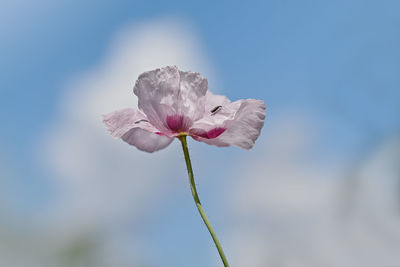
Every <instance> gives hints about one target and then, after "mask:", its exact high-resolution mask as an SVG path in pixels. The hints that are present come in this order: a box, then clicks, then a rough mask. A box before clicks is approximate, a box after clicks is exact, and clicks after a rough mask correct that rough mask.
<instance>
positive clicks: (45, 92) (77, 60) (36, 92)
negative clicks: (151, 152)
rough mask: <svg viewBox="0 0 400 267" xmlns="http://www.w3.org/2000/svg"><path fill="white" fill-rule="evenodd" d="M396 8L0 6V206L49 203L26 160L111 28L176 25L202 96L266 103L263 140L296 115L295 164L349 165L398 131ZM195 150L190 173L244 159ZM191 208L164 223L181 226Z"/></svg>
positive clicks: (39, 175) (32, 159) (399, 20)
mask: <svg viewBox="0 0 400 267" xmlns="http://www.w3.org/2000/svg"><path fill="white" fill-rule="evenodd" d="M399 9H400V2H398V1H394V0H393V1H361V0H352V1H258V2H257V1H248V2H246V3H245V2H243V1H230V2H228V1H220V2H218V1H202V2H199V1H197V2H195V1H153V2H150V1H57V2H54V1H34V2H32V1H7V0H6V1H5V2H4V3H3V4H2V8H1V10H0V70H1V71H0V112H1V114H3V116H1V119H0V125H2V129H1V130H0V149H1V150H0V160H1V161H2V162H3V164H2V165H4V166H5V167H4V168H3V170H4V171H3V170H2V172H3V173H11V175H10V177H13V179H8V180H7V182H5V184H6V185H7V186H6V187H4V188H5V189H3V190H4V191H5V192H6V193H7V195H9V196H8V198H7V199H8V201H10V203H12V204H10V205H14V206H13V207H14V208H15V209H18V210H19V209H21V210H23V213H22V215H20V216H29V215H30V214H31V213H33V212H34V211H32V207H35V208H37V207H41V206H42V205H45V203H46V201H47V200H48V199H49V198H51V197H50V196H51V195H52V194H55V193H54V192H53V188H52V187H51V186H50V185H49V184H48V179H51V178H50V176H51V175H49V173H48V170H46V169H45V168H43V166H42V165H41V164H40V163H39V161H40V160H38V159H37V155H38V154H37V153H38V145H39V144H40V142H39V140H41V138H42V137H43V134H44V132H45V131H46V129H47V128H48V127H49V125H51V124H52V123H54V122H55V121H57V120H59V117H60V116H59V114H60V109H61V108H60V106H61V103H62V102H63V98H64V97H65V94H66V91H67V90H68V88H69V87H68V83H69V82H70V81H71V80H73V79H75V78H76V77H79V76H80V75H81V74H82V73H85V72H86V71H88V70H91V69H93V68H96V66H98V65H99V64H101V62H102V61H103V59H104V57H105V56H106V55H107V53H108V52H107V51H109V50H110V47H111V46H112V43H113V40H114V39H115V36H116V33H118V32H119V31H120V30H121V28H124V27H126V25H135V24H141V23H147V22H151V21H153V20H159V19H177V20H179V21H182V22H183V24H185V26H186V27H187V28H188V29H190V30H191V31H192V32H193V34H194V36H195V37H196V40H197V41H198V42H199V44H198V45H199V47H200V50H201V52H202V55H203V56H204V57H205V58H206V59H205V60H206V61H207V64H209V65H211V66H212V72H213V77H215V78H216V81H210V84H211V86H218V87H219V88H210V89H211V90H213V91H218V92H221V93H224V94H225V95H227V96H228V97H229V98H230V99H233V100H236V99H241V98H257V99H263V100H264V101H265V102H266V104H267V121H266V124H265V128H264V129H263V134H265V135H266V136H269V132H270V131H272V129H271V127H274V126H276V125H279V120H280V119H281V118H282V117H287V116H293V120H296V118H297V117H296V116H294V115H298V116H299V118H304V117H305V118H307V120H310V121H311V122H312V125H313V126H312V127H313V128H312V129H310V134H311V133H315V135H316V138H315V139H314V140H313V142H312V144H313V148H310V149H309V151H308V152H307V155H308V156H309V157H311V158H313V159H314V160H315V161H317V162H324V161H325V162H326V161H328V162H333V164H336V163H338V162H340V163H342V164H344V165H346V164H350V163H349V162H352V161H353V160H355V159H357V158H359V157H362V156H363V153H364V152H365V147H366V146H367V147H368V146H369V145H370V144H373V143H375V142H380V140H384V139H385V138H386V137H387V136H390V135H394V134H397V133H398V130H399V115H398V114H400V113H399V111H400V110H399V101H400V90H399V86H400V75H399V69H400V52H399V49H398V48H399V47H400V32H399V29H400V27H399V26H400V16H399V15H398V10H399ZM143 71H146V70H145V69H144V70H143ZM193 71H196V70H193ZM135 79H136V77H132V81H134V80H135ZM300 121H301V120H300ZM304 127H306V126H304ZM174 145H177V144H174ZM200 145H203V144H199V145H197V144H194V148H193V150H195V149H197V148H199V147H200ZM268 146H272V145H271V144H270V145H267V148H268ZM200 149H202V150H201V152H199V154H198V155H199V157H200V156H201V155H209V154H212V156H210V159H207V160H205V162H204V163H199V165H201V166H203V165H202V164H204V166H206V163H208V164H213V162H215V161H216V160H219V159H220V158H227V159H229V160H231V161H233V162H240V160H241V159H243V157H245V156H244V155H243V154H241V153H243V152H242V151H239V150H237V149H228V150H223V151H222V152H220V151H216V152H214V148H200ZM259 151H261V149H259ZM194 153H196V152H194ZM207 153H208V154H207ZM216 165H217V164H216ZM0 166H1V164H0ZM213 166H214V165H213ZM205 168H207V167H205ZM200 172H204V174H205V175H207V174H209V173H210V172H207V171H200ZM217 173H220V174H222V173H224V170H218V171H217ZM3 175H4V174H3ZM184 186H186V184H185V185H184ZM184 186H182V188H184ZM186 189H187V188H185V189H184V190H186ZM15 192H19V193H18V194H23V195H24V198H20V196H19V195H16V193H15ZM206 196H207V197H208V198H209V199H210V201H213V200H214V201H218V198H217V197H216V196H215V195H213V193H211V194H209V195H206ZM180 197H182V196H180ZM26 199H29V201H28V203H26ZM177 199H178V200H179V196H178V197H177ZM171 201H172V202H173V203H176V202H179V201H177V200H176V199H175V200H171ZM170 204H171V203H170ZM191 205H192V203H191V202H190V203H188V204H187V206H188V207H187V209H186V208H185V209H182V210H176V211H175V212H176V214H175V215H177V216H182V217H184V215H185V212H186V211H187V210H190V209H192V208H193V207H192V206H191ZM181 212H182V213H181ZM211 212H212V211H211ZM26 214H28V215H26ZM161 215H162V213H157V214H156V215H154V216H155V217H157V216H161ZM193 215H194V216H193V222H195V221H197V220H198V218H197V217H196V216H197V215H196V214H194V212H193ZM214 216H216V217H217V216H218V214H217V215H214ZM171 218H172V217H171ZM171 220H172V221H171V222H170V224H169V226H172V225H175V221H174V220H173V219H171ZM188 220H189V221H190V220H191V219H188ZM196 226H199V224H198V225H196ZM194 228H195V227H194ZM161 229H162V230H164V229H163V228H161ZM173 230H174V228H172V230H171V231H173ZM189 230H192V229H191V228H190V229H189ZM160 231H161V230H160ZM187 234H189V233H187ZM183 237H184V235H182V236H181V238H183ZM196 238H199V239H200V238H202V239H201V241H204V242H207V240H208V236H205V237H203V236H202V235H200V234H196ZM172 239H173V236H169V237H168V236H167V237H165V239H162V238H161V239H157V238H155V240H153V241H152V242H154V243H160V242H161V240H162V242H161V243H163V242H165V243H168V242H169V241H170V240H172ZM184 240H186V239H184ZM199 242H200V241H199ZM151 244H152V243H150V246H151ZM163 245H167V244H163ZM199 246H201V245H199ZM162 247H163V246H161V245H160V246H159V247H157V249H158V250H160V251H161V250H162ZM159 253H160V254H162V252H159ZM172 255H174V253H172ZM164 257H167V256H165V255H164ZM171 262H173V260H172V258H171ZM156 264H157V263H156ZM199 264H201V263H199ZM203 264H206V263H203ZM182 266H184V265H182ZM199 266H201V265H199Z"/></svg>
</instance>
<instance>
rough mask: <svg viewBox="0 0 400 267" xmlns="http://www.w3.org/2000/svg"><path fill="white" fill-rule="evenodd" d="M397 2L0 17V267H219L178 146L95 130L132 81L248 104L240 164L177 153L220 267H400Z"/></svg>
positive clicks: (6, 7) (201, 149)
mask: <svg viewBox="0 0 400 267" xmlns="http://www.w3.org/2000/svg"><path fill="white" fill-rule="evenodd" d="M399 10H400V2H399V1H395V0H393V1H389V0H388V1H386V0H383V1H368V0H350V1H349V0H346V1H345V0H343V1H342V0H338V1H308V0H305V1H293V0H288V1H259V2H253V1H237V2H235V1H229V2H228V1H196V2H195V1H193V2H192V1H152V2H151V1H92V0H84V1H64V0H60V1H49V0H38V1H28V0H16V1H11V0H2V1H1V8H0V114H1V116H0V125H1V128H0V266H4V267H67V266H71V267H91V266H93V267H103V266H104V267H108V266H113V267H114V266H116V267H164V266H174V267H181V266H182V267H187V266H191V267H205V266H213V267H217V266H221V265H222V264H221V262H220V259H219V256H218V254H217V251H216V249H215V248H214V245H213V243H212V240H211V238H210V236H209V234H208V232H207V229H206V228H205V227H204V225H203V223H202V221H201V219H200V216H199V215H198V213H197V210H196V208H195V205H194V203H193V200H192V196H191V193H190V189H189V183H188V179H187V176H186V175H187V173H186V169H185V168H186V167H185V164H184V160H183V155H182V153H181V151H180V149H181V148H180V144H179V143H178V142H177V141H174V142H173V143H172V144H171V145H170V146H169V147H167V148H166V149H164V150H162V151H160V152H157V153H154V154H148V153H144V152H140V151H138V150H137V149H135V148H134V147H131V146H128V145H127V144H125V143H123V142H122V141H120V140H115V139H113V138H111V137H110V136H109V134H108V133H107V131H106V128H105V127H104V125H102V122H101V115H102V114H105V113H108V112H110V111H113V110H115V109H120V108H124V107H135V106H136V104H137V99H136V97H135V96H134V95H133V93H132V88H133V85H134V82H135V81H136V79H137V76H138V75H139V74H140V73H142V72H144V71H147V70H151V69H154V68H157V67H161V66H165V65H177V66H179V68H180V69H182V70H192V71H197V72H200V73H202V74H203V75H204V76H205V77H207V78H208V80H209V85H210V88H209V89H210V90H211V91H212V92H214V93H219V94H224V95H226V96H228V97H229V98H230V99H231V100H238V99H242V98H256V99H262V100H264V101H265V102H266V104H267V118H266V121H265V126H264V128H263V130H262V133H261V136H260V137H259V139H258V140H257V143H256V146H255V147H254V148H253V149H252V150H250V151H245V150H242V149H239V148H235V147H230V148H216V147H212V146H208V145H206V144H204V143H198V142H195V141H193V140H192V139H190V140H189V146H190V152H191V156H192V162H193V167H194V171H195V177H196V181H197V183H198V190H199V194H200V198H201V200H202V202H203V205H204V208H205V210H206V212H207V213H208V216H209V218H210V220H211V222H212V224H213V226H214V228H215V230H216V232H217V233H218V236H219V238H220V240H221V242H222V244H223V247H224V249H225V252H226V254H227V256H228V259H229V260H230V263H231V266H246V267H297V266H299V267H314V266H315V267H317V266H318V267H320V266H327V267H331V266H332V267H337V266H339V267H377V266H382V267H397V266H400V253H399V251H400V127H399V126H400V116H399V115H400V75H399V74H400V73H399V70H400V51H399V47H400V30H399V29H400V16H399Z"/></svg>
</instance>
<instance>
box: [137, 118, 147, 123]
mask: <svg viewBox="0 0 400 267" xmlns="http://www.w3.org/2000/svg"><path fill="white" fill-rule="evenodd" d="M141 122H149V121H148V120H144V119H141V120H138V121H135V124H138V123H141Z"/></svg>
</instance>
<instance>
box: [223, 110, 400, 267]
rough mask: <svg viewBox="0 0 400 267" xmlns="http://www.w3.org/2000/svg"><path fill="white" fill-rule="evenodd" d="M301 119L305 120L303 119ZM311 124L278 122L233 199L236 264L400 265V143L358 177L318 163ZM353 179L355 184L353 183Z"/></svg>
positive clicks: (384, 149) (240, 176)
mask: <svg viewBox="0 0 400 267" xmlns="http://www.w3.org/2000/svg"><path fill="white" fill-rule="evenodd" d="M299 121H300V122H299ZM310 125H312V124H310V123H307V122H305V121H304V120H299V118H298V116H296V118H290V119H287V120H286V122H285V123H281V124H280V125H279V124H275V125H271V123H270V124H269V127H268V129H269V131H270V132H271V131H272V129H275V131H274V132H273V133H272V132H271V133H270V134H268V135H265V136H264V140H265V142H264V143H263V140H260V141H261V142H259V144H258V145H261V146H264V149H262V148H261V149H260V150H257V151H261V153H260V154H258V155H256V156H255V157H254V158H252V159H251V160H250V161H249V163H248V167H247V168H245V169H244V170H243V169H242V171H240V172H238V173H237V176H236V177H235V179H232V180H233V181H236V182H235V183H230V184H231V186H230V187H228V188H227V192H229V193H228V194H229V195H227V196H226V198H227V200H228V203H230V207H231V212H232V217H230V218H229V222H230V226H229V228H230V231H229V232H228V234H226V235H225V236H226V238H227V240H228V242H227V248H228V250H229V251H230V252H231V255H230V256H232V259H231V260H232V264H233V265H237V266H252V267H264V266H282V267H292V266H299V267H303V266H304V267H312V266H332V267H336V266H341V267H373V266H395V265H396V264H398V263H399V262H400V256H399V253H398V251H399V249H400V212H399V211H400V209H399V204H398V203H399V199H400V194H399V190H400V186H399V179H400V178H399V168H398V160H399V159H400V140H399V139H396V140H388V141H386V142H384V144H383V145H382V146H381V147H379V148H378V149H377V150H376V151H374V152H373V153H371V157H370V158H369V159H367V160H366V161H365V162H363V165H362V167H361V168H360V170H358V171H357V172H356V173H355V174H354V175H348V174H347V173H346V172H344V170H345V168H344V166H343V168H341V169H339V168H337V167H334V166H335V165H334V164H335V163H334V162H330V164H329V165H324V164H323V163H321V162H316V161H315V159H314V160H313V159H311V157H310V152H311V151H312V150H313V149H312V147H313V142H312V137H311V138H310V135H312V133H313V132H315V129H314V128H313V127H311V126H310ZM349 179H352V180H351V181H350V180H349Z"/></svg>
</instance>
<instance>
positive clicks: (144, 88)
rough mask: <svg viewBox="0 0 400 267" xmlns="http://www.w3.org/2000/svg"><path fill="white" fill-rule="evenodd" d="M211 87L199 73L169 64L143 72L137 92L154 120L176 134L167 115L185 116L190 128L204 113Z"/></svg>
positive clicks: (187, 125)
mask: <svg viewBox="0 0 400 267" xmlns="http://www.w3.org/2000/svg"><path fill="white" fill-rule="evenodd" d="M207 87H208V84H207V80H206V79H205V78H203V77H202V76H201V75H200V74H199V73H194V72H182V71H179V70H178V68H177V67H165V68H161V69H156V70H153V71H148V72H145V73H143V74H142V75H140V76H139V78H138V80H137V81H136V84H135V87H134V93H135V94H136V95H137V96H138V106H139V109H140V110H142V111H143V112H144V113H145V114H146V116H147V118H148V119H149V121H150V123H151V124H153V125H154V126H155V127H157V128H158V129H159V130H160V131H161V132H162V133H163V134H164V135H166V136H170V137H172V136H175V135H176V129H171V128H170V127H169V126H170V124H169V123H168V121H167V118H170V119H169V120H171V118H176V117H179V116H181V117H182V118H183V119H182V120H183V121H184V123H182V126H185V127H186V128H189V127H190V126H191V125H192V123H193V121H195V120H197V119H199V118H201V117H202V116H203V113H204V96H205V94H206V92H207ZM174 125H175V124H174ZM175 128H176V127H175ZM179 130H182V131H185V130H186V129H179Z"/></svg>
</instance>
